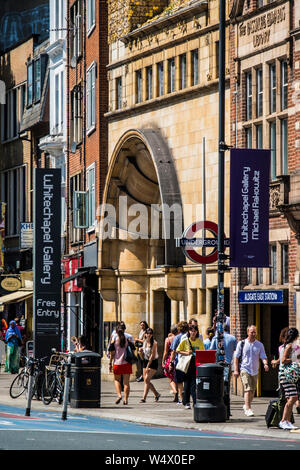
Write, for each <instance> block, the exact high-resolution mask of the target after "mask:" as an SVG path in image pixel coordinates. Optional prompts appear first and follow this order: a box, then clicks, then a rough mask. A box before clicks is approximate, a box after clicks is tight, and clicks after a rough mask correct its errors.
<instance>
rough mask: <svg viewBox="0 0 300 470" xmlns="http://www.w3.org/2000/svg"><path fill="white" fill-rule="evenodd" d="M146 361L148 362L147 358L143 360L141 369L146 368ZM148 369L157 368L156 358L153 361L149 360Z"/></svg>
mask: <svg viewBox="0 0 300 470" xmlns="http://www.w3.org/2000/svg"><path fill="white" fill-rule="evenodd" d="M148 362H149V361H148V359H144V360H143V369H146V367H148ZM149 369H154V370H157V369H158V359H153V361H152V362H151V364H150V366H149Z"/></svg>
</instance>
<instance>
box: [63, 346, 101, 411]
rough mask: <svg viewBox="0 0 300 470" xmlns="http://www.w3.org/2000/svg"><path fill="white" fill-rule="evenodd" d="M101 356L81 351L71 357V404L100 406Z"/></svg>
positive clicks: (73, 406) (76, 405)
mask: <svg viewBox="0 0 300 470" xmlns="http://www.w3.org/2000/svg"><path fill="white" fill-rule="evenodd" d="M100 374H101V356H100V354H98V353H94V352H85V351H82V352H79V353H75V354H73V355H72V359H71V391H70V406H71V407H72V408H100V393H101V375H100Z"/></svg>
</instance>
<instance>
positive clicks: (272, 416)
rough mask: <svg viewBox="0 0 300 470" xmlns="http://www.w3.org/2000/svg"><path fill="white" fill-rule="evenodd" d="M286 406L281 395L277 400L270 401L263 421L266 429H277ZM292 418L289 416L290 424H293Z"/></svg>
mask: <svg viewBox="0 0 300 470" xmlns="http://www.w3.org/2000/svg"><path fill="white" fill-rule="evenodd" d="M285 404H286V399H285V398H284V396H283V395H281V396H280V397H279V398H278V399H277V400H270V402H269V405H268V408H267V411H266V415H265V421H266V425H267V427H268V428H269V427H271V426H273V427H277V428H278V427H279V422H280V421H281V419H282V415H283V410H284V407H285ZM294 421H295V420H294V416H293V414H292V416H291V422H292V423H293V422H294Z"/></svg>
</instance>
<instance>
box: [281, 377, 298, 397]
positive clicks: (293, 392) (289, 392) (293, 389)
mask: <svg viewBox="0 0 300 470" xmlns="http://www.w3.org/2000/svg"><path fill="white" fill-rule="evenodd" d="M280 385H281V387H282V388H283V393H284V396H285V398H290V397H298V389H297V384H293V383H290V382H286V381H282V382H280Z"/></svg>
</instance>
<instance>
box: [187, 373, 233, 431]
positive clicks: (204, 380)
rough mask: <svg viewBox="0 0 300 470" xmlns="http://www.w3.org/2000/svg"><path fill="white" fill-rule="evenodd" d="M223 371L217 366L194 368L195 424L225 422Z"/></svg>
mask: <svg viewBox="0 0 300 470" xmlns="http://www.w3.org/2000/svg"><path fill="white" fill-rule="evenodd" d="M223 370H224V369H223V367H222V366H221V365H219V364H202V365H199V366H197V367H196V403H195V405H194V420H195V421H196V422H197V423H204V422H205V423H220V422H225V421H226V416H227V412H226V411H227V410H226V406H225V404H224V401H223V395H224V378H223Z"/></svg>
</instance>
